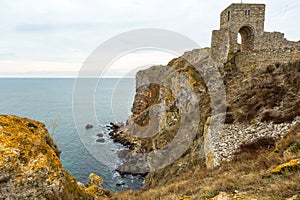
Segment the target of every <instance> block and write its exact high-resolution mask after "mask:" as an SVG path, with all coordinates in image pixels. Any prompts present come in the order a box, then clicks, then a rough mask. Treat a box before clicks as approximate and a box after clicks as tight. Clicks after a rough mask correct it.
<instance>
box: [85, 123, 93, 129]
mask: <svg viewBox="0 0 300 200" xmlns="http://www.w3.org/2000/svg"><path fill="white" fill-rule="evenodd" d="M93 127H94V126H93V125H92V124H87V125H86V126H85V129H91V128H93Z"/></svg>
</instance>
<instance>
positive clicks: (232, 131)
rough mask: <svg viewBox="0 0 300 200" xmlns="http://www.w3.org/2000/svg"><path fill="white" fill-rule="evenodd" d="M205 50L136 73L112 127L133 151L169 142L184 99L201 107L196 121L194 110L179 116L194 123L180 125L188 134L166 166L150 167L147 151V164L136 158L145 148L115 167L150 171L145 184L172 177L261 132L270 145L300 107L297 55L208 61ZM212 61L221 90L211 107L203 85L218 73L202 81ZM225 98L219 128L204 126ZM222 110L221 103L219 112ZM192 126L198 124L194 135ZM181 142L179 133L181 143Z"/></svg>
mask: <svg viewBox="0 0 300 200" xmlns="http://www.w3.org/2000/svg"><path fill="white" fill-rule="evenodd" d="M210 55H211V52H210V49H200V50H193V51H191V52H187V53H185V54H184V55H183V56H181V57H179V58H176V59H173V60H172V61H170V62H169V64H168V65H167V66H154V67H151V68H149V69H147V70H144V71H140V72H138V73H137V75H136V82H137V90H136V96H135V100H134V104H133V107H132V113H133V114H132V115H131V116H130V117H129V119H128V121H127V126H125V127H121V128H120V129H118V130H116V131H114V132H113V133H112V134H111V135H113V137H114V138H117V141H122V142H123V144H126V145H129V146H130V149H131V153H139V154H141V155H146V156H145V157H147V156H148V154H149V153H151V152H156V151H158V150H165V149H168V146H167V145H168V144H169V143H171V142H173V141H174V138H175V137H176V135H177V134H178V131H179V128H180V127H182V124H181V123H182V119H183V115H184V111H186V108H187V107H188V103H190V102H197V105H198V107H197V108H198V112H199V113H198V115H199V116H197V117H198V118H197V120H196V121H195V116H193V119H191V118H189V117H188V118H187V121H185V122H184V123H188V124H189V125H190V126H191V127H190V129H189V128H187V129H185V130H184V133H185V134H184V135H185V136H184V137H183V138H184V140H189V139H190V138H192V140H193V141H192V142H191V143H190V144H188V145H189V146H188V147H187V148H186V149H185V150H186V151H185V152H184V153H183V154H182V155H180V156H179V157H176V159H174V162H171V163H169V165H168V166H166V167H164V168H159V169H156V170H153V171H151V166H150V167H149V163H151V159H152V157H151V156H148V157H147V158H148V160H147V161H149V160H150V162H147V163H146V164H148V166H147V165H143V164H141V163H144V161H145V160H146V159H144V158H143V157H142V156H141V157H139V158H138V159H136V158H135V159H131V157H130V156H127V157H126V156H125V158H127V160H126V162H125V164H124V165H122V166H121V167H120V168H119V171H120V172H125V173H126V172H129V173H132V172H139V171H140V170H139V169H140V168H146V169H147V170H149V171H150V173H148V175H147V176H146V183H145V185H144V188H145V189H147V188H150V187H153V186H159V185H165V184H167V183H170V182H172V179H173V177H176V176H180V175H181V174H184V173H185V172H186V170H191V169H193V168H194V167H195V166H197V165H199V164H200V165H201V163H205V164H206V166H207V167H209V168H213V167H216V166H219V165H220V164H221V163H222V162H224V161H231V160H234V159H235V158H237V155H238V154H239V152H241V151H242V150H241V149H240V148H241V147H243V145H247V144H250V143H252V142H256V141H257V140H259V143H261V144H263V143H264V142H263V141H264V140H265V141H267V142H266V143H264V144H265V146H270V147H274V146H275V142H276V141H278V140H279V139H280V138H281V137H282V136H284V134H285V133H286V132H287V131H288V130H289V129H290V128H291V127H292V126H293V125H294V124H295V123H296V120H297V116H299V115H300V110H299V101H300V99H299V96H300V91H299V88H300V85H299V84H300V83H299V74H300V73H299V72H300V70H299V62H294V63H288V64H280V63H276V64H274V65H268V66H266V67H265V66H261V65H260V64H259V62H258V63H257V65H256V66H254V67H247V66H243V67H239V68H238V67H237V66H236V63H235V58H236V56H238V55H235V54H230V55H229V57H228V61H227V62H226V63H224V64H220V63H216V62H210V61H211V60H210ZM188 60H189V61H190V62H188ZM211 64H213V65H214V66H218V67H219V68H220V67H221V68H222V70H220V71H223V76H222V81H223V83H224V88H225V91H226V96H219V98H220V99H217V100H216V101H217V102H219V104H214V106H215V108H212V104H211V100H212V92H211V89H210V88H209V87H208V84H215V81H213V80H210V82H208V83H206V80H205V73H204V72H205V69H206V66H207V65H211ZM193 98H194V99H193ZM221 98H223V99H221ZM225 98H226V101H224V100H225ZM222 100H223V101H222ZM157 105H159V108H163V110H162V109H160V110H159V109H158V108H157V107H156V106H157ZM222 105H223V106H225V109H226V115H225V116H224V117H225V121H224V122H225V123H224V126H223V129H222V130H221V131H219V132H216V131H213V132H212V131H210V132H209V126H210V125H211V124H212V123H216V122H218V121H212V120H213V119H212V118H211V116H212V109H217V110H219V111H221V106H222ZM219 107H220V108H219ZM153 108H155V109H156V110H155V109H153ZM193 108H195V107H193ZM222 114H224V113H223V111H221V112H219V115H222ZM193 120H194V121H193ZM220 123H221V121H220ZM195 124H196V125H195ZM157 125H158V127H157ZM192 126H196V127H197V130H196V133H195V135H193V132H192V131H191V130H193V129H192ZM194 130H195V129H194ZM266 138H268V139H266ZM181 143H182V141H177V144H178V146H180V145H181ZM185 144H187V143H185ZM179 150H181V149H180V147H179ZM169 156H170V157H169V159H173V158H175V156H173V154H170V155H169ZM162 163H163V162H162ZM160 164H161V163H160ZM147 167H148V168H147Z"/></svg>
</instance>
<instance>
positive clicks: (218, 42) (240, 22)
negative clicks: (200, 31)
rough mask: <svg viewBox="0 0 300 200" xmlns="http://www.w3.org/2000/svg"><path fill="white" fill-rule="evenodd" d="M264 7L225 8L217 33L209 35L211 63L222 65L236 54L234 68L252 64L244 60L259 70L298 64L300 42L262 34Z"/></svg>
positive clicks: (275, 34) (273, 34) (272, 34)
mask: <svg viewBox="0 0 300 200" xmlns="http://www.w3.org/2000/svg"><path fill="white" fill-rule="evenodd" d="M265 7H266V6H265V5H264V4H231V5H230V6H229V7H228V8H226V9H225V10H224V11H223V12H222V13H221V16H220V29H219V30H214V31H213V32H212V41H211V48H212V57H213V59H215V60H216V61H219V62H222V63H225V62H226V61H227V57H228V54H229V53H236V56H237V61H239V62H240V63H239V62H238V63H236V66H237V67H239V65H247V64H250V65H251V64H253V62H251V63H247V62H246V61H247V60H249V61H253V60H255V61H262V62H255V63H256V64H257V65H259V66H258V67H260V66H262V65H271V64H275V63H276V62H292V61H294V60H297V59H298V60H299V59H300V42H292V41H288V40H287V39H286V38H285V37H284V34H283V33H280V32H264V22H265ZM239 34H240V37H241V42H240V43H239V41H238V35H239ZM239 56H241V58H238V57H239ZM244 57H248V59H247V60H244V59H242V58H244ZM241 61H243V62H241ZM244 61H245V62H244Z"/></svg>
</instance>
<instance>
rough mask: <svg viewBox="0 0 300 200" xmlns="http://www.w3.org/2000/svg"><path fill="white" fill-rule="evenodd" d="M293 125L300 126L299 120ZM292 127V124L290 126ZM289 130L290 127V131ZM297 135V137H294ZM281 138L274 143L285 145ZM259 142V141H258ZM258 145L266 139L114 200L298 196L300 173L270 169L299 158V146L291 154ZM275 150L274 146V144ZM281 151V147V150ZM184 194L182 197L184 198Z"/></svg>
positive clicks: (295, 141) (296, 139) (294, 141)
mask: <svg viewBox="0 0 300 200" xmlns="http://www.w3.org/2000/svg"><path fill="white" fill-rule="evenodd" d="M296 126H298V128H299V127H300V124H299V123H298V124H297V125H296ZM293 129H295V127H294V128H293ZM293 129H292V130H293ZM298 133H299V132H296V133H295V131H294V132H293V134H292V133H291V134H292V135H290V137H286V138H285V139H287V140H289V142H288V145H287V146H285V147H284V149H286V151H288V149H289V147H291V146H292V144H294V145H295V144H298V145H299V134H298ZM296 136H297V137H296ZM284 142H285V140H283V141H281V142H280V144H277V146H281V148H283V147H282V144H284ZM257 143H258V144H257ZM261 144H270V143H269V142H267V141H263V142H262V141H257V142H256V143H255V144H253V145H252V146H251V145H250V146H247V147H243V148H244V149H243V150H242V151H241V153H240V154H239V155H238V156H237V158H236V160H235V161H233V162H227V163H224V164H223V165H222V166H221V167H219V168H217V169H214V170H207V169H206V167H205V166H204V165H203V164H202V165H201V164H198V165H197V166H193V167H191V168H190V169H188V170H186V172H185V173H182V174H181V175H179V176H178V177H173V178H172V180H171V182H172V183H171V184H168V185H165V186H162V187H154V188H151V189H149V190H147V191H139V192H134V191H124V192H121V193H117V194H115V195H114V196H113V197H112V198H111V199H114V200H125V199H126V200H128V199H130V200H135V199H136V200H141V199H146V200H152V199H153V200H162V199H166V200H173V199H174V200H178V199H180V198H182V199H189V198H188V197H190V199H209V198H211V197H213V196H215V195H216V194H218V193H219V192H221V191H225V192H227V193H230V194H234V195H235V196H236V197H237V199H254V198H256V199H266V200H267V199H285V198H288V197H292V196H293V195H295V194H298V195H300V173H299V171H296V172H289V171H286V172H284V173H281V174H271V173H269V172H267V171H268V170H269V169H272V168H274V167H276V166H277V165H279V164H281V163H284V162H287V161H289V160H290V159H293V158H299V157H300V151H299V149H298V150H297V151H293V152H292V153H289V154H285V156H283V153H276V154H275V155H274V154H270V153H271V151H272V150H271V149H270V145H266V147H268V148H261V147H262V146H261ZM258 146H259V148H256V150H255V151H247V150H246V149H247V148H249V150H251V148H252V147H258ZM273 149H274V146H273ZM281 152H283V149H281ZM184 197H185V198H184Z"/></svg>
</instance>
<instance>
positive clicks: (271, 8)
mask: <svg viewBox="0 0 300 200" xmlns="http://www.w3.org/2000/svg"><path fill="white" fill-rule="evenodd" d="M240 2H241V1H238V0H237V1H233V0H209V1H208V0H164V1H162V0H147V1H146V0H105V1H104V0H72V1H71V0H51V1H46V0H23V1H21V0H0V24H1V26H0V77H76V76H77V74H78V71H79V70H80V69H81V67H82V64H83V62H84V61H85V59H86V58H87V57H88V56H89V55H90V54H91V52H93V50H94V49H96V48H97V47H98V46H99V45H101V44H102V43H103V42H105V41H107V40H109V39H110V38H111V37H113V36H116V35H118V34H121V33H123V32H126V31H131V30H134V29H140V28H159V29H167V30H171V31H175V32H178V33H180V34H183V35H185V36H187V37H188V38H190V39H192V40H194V41H195V42H197V43H198V45H199V46H200V47H207V46H210V40H211V31H212V30H216V29H219V15H220V13H221V11H222V10H224V9H225V8H226V7H227V6H229V5H230V4H231V3H240ZM243 3H264V4H266V21H265V30H266V31H270V32H272V31H280V32H284V33H285V37H286V38H287V39H289V40H294V41H298V40H300V35H299V33H300V31H299V30H300V27H299V22H298V21H297V20H299V19H300V1H299V0H285V1H282V0H264V1H263V0H251V1H250V0H243ZM173 57H175V56H174V55H173V54H171V53H168V52H163V51H144V52H143V53H140V52H132V53H129V54H128V55H126V56H123V57H122V58H120V59H118V60H116V61H115V62H114V63H112V64H111V66H110V67H109V72H107V74H106V75H105V77H122V76H123V75H124V73H125V74H126V73H129V72H130V71H134V69H136V68H139V67H141V66H149V65H154V64H167V62H168V61H169V60H170V59H171V58H173Z"/></svg>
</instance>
